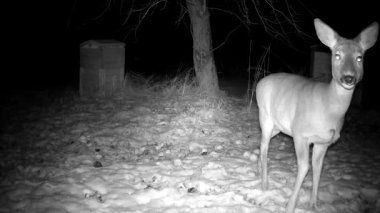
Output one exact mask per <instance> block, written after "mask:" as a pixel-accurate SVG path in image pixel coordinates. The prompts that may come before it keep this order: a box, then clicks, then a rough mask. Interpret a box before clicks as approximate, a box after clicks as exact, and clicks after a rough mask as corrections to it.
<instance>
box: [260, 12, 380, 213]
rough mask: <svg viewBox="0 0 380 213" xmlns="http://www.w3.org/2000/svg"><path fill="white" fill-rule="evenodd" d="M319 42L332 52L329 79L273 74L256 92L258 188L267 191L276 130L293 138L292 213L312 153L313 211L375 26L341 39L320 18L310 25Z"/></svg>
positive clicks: (374, 32) (266, 78)
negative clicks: (324, 167)
mask: <svg viewBox="0 0 380 213" xmlns="http://www.w3.org/2000/svg"><path fill="white" fill-rule="evenodd" d="M314 26H315V29H316V32H317V36H318V38H319V40H320V41H321V42H322V43H323V44H325V45H326V46H328V47H329V48H330V49H331V52H332V54H331V64H332V79H331V81H330V82H329V83H324V82H316V81H313V80H311V79H307V78H304V77H301V76H298V75H293V74H287V73H277V74H272V75H269V76H267V77H265V78H263V79H262V80H261V81H260V82H259V83H258V84H257V88H256V99H257V105H258V107H259V120H260V127H261V144H260V159H259V160H260V161H259V168H260V171H261V178H262V187H263V189H264V190H265V189H267V187H268V175H267V154H268V146H269V142H270V140H271V138H272V137H273V136H275V135H277V134H278V133H279V132H280V131H281V132H283V133H285V134H287V135H289V136H292V137H293V140H294V146H295V152H296V156H297V165H298V174H297V178H296V182H295V186H294V190H293V193H292V195H291V197H290V199H289V201H288V204H287V206H286V212H287V213H292V212H294V209H295V206H296V204H297V199H298V193H299V191H300V188H301V185H302V183H303V180H304V178H305V176H306V174H307V172H308V170H309V146H310V144H314V146H313V153H312V167H313V189H312V194H311V200H310V204H311V206H312V207H314V208H317V193H318V185H319V178H320V175H321V169H322V164H323V159H324V156H325V154H326V151H327V148H328V146H329V145H331V144H333V143H335V142H336V141H337V140H338V138H339V137H340V130H341V128H342V125H343V121H344V116H345V113H346V111H347V109H348V106H349V105H350V102H351V97H352V94H353V92H354V88H355V85H356V84H357V83H358V82H359V81H360V80H361V79H362V76H363V55H364V52H365V51H366V50H367V49H368V48H370V47H372V46H373V45H374V44H375V42H376V39H377V33H378V24H377V23H376V22H374V23H373V24H371V25H370V26H368V27H367V28H366V29H365V30H363V31H362V32H361V33H360V34H359V35H358V36H357V37H356V38H355V39H352V40H349V39H345V38H342V37H340V36H339V35H338V34H337V33H336V32H335V31H334V30H333V29H331V28H330V27H329V26H327V25H326V24H325V23H323V22H322V21H321V20H319V19H315V20H314Z"/></svg>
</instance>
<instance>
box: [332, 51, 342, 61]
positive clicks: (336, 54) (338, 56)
mask: <svg viewBox="0 0 380 213" xmlns="http://www.w3.org/2000/svg"><path fill="white" fill-rule="evenodd" d="M334 57H335V60H337V61H339V60H340V59H341V58H342V57H341V56H340V54H339V53H335V56H334Z"/></svg>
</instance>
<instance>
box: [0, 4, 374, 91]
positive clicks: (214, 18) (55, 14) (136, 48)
mask: <svg viewBox="0 0 380 213" xmlns="http://www.w3.org/2000/svg"><path fill="white" fill-rule="evenodd" d="M231 1H232V0H231ZM231 1H227V0H223V1H221V0H218V1H216V0H210V1H209V2H210V3H209V4H210V5H212V6H215V7H216V6H220V5H221V6H223V4H226V2H231ZM78 2H80V3H79V4H78V5H79V6H78V7H77V8H76V10H75V11H74V14H75V15H74V16H73V19H72V22H71V23H70V24H68V15H69V13H70V11H71V8H72V3H73V1H72V0H71V1H69V0H67V1H37V2H36V1H24V2H23V1H13V2H12V1H11V3H7V4H12V5H7V6H6V7H4V8H8V10H7V11H6V16H5V19H4V22H5V30H4V31H3V34H5V40H3V42H4V44H5V45H4V46H5V47H6V48H5V50H6V53H5V55H6V56H5V57H6V60H5V62H6V64H9V65H7V66H6V67H7V68H3V71H2V72H3V73H2V77H1V86H2V88H8V89H9V88H24V89H28V88H42V89H43V88H50V87H52V86H67V85H71V86H72V85H74V86H77V84H78V83H77V82H78V64H79V44H80V42H83V41H85V40H88V39H93V38H114V39H118V40H121V41H124V42H126V56H127V57H126V66H127V69H128V68H130V69H133V70H136V71H139V70H144V69H145V71H146V72H147V71H148V70H152V67H154V69H155V70H156V72H162V71H163V70H173V69H177V68H178V66H179V65H183V66H184V67H189V66H191V60H192V59H191V54H192V52H191V51H192V50H191V45H192V44H191V36H190V33H189V31H188V29H189V26H188V24H189V23H188V19H187V17H186V18H185V19H184V21H183V22H181V23H180V24H176V20H177V18H178V15H179V11H178V9H179V7H178V6H176V4H173V2H175V1H170V2H172V3H171V4H169V5H172V6H168V7H167V8H166V9H165V10H160V9H157V10H156V11H155V13H153V15H152V16H150V17H148V18H147V19H146V21H145V22H143V24H142V25H141V27H140V28H139V30H138V31H137V32H136V37H134V36H133V35H132V36H130V37H128V39H127V40H124V39H125V34H124V33H123V31H121V30H120V29H121V28H120V25H119V23H120V18H119V17H118V14H117V13H110V12H109V13H107V14H106V15H104V16H102V17H100V18H99V19H97V20H95V21H88V20H90V19H89V18H92V17H94V16H95V15H96V14H98V11H100V9H101V8H102V7H104V6H103V5H104V4H105V2H107V1H101V0H82V1H78ZM126 2H128V1H126ZM215 2H218V4H220V5H213V3H215ZM300 2H302V5H303V6H301V4H300ZM332 2H334V5H331V3H332ZM374 2H375V1H370V0H362V1H359V2H358V1H343V0H338V1H334V0H330V1H301V0H299V1H297V0H292V1H289V4H293V3H294V4H295V5H298V6H296V8H295V9H297V10H298V11H299V18H298V20H299V26H300V27H301V28H302V29H303V30H305V31H306V32H307V33H308V34H309V35H310V36H312V37H310V38H309V39H307V40H302V39H300V38H298V37H297V36H296V35H291V38H292V39H294V40H292V42H293V44H294V46H295V47H296V48H297V49H298V50H299V51H294V50H292V49H291V48H289V47H288V46H286V45H285V44H284V43H282V42H279V41H276V39H275V38H271V37H269V36H266V35H265V34H264V33H263V32H262V28H261V27H260V26H253V27H252V28H251V29H250V30H251V31H250V32H248V31H247V30H246V29H244V28H243V27H241V28H239V29H238V30H237V31H236V32H235V33H233V34H232V35H231V37H230V38H229V39H228V41H227V42H226V44H225V45H224V46H223V47H222V48H219V49H218V50H217V51H216V52H215V58H216V63H217V65H218V68H219V71H221V72H225V71H226V70H233V69H240V70H241V69H246V67H247V58H248V51H249V41H250V40H252V41H253V44H254V47H255V48H258V49H255V51H256V52H255V53H254V54H253V56H252V57H253V58H254V57H259V56H260V54H261V52H262V50H263V49H262V47H263V46H266V45H268V44H271V51H272V52H273V55H276V57H277V59H279V60H283V61H286V62H287V63H289V64H290V65H293V64H297V65H298V66H300V63H299V62H300V61H301V62H302V63H304V62H305V60H306V61H307V60H308V59H309V52H308V51H309V46H310V45H313V44H318V43H319V41H318V40H317V39H316V36H315V32H314V27H313V19H314V18H315V17H319V18H321V19H322V20H323V21H325V22H326V23H327V24H329V25H330V26H331V27H332V28H334V29H335V30H336V31H337V32H339V33H340V34H341V35H342V36H345V37H353V36H356V35H357V34H358V33H359V32H360V30H362V29H363V28H364V27H366V26H367V25H369V24H370V23H372V21H379V15H378V11H379V8H378V6H375V3H374ZM81 5H82V6H81ZM83 5H84V6H83ZM114 11H115V10H114ZM117 12H120V11H117ZM252 13H253V10H252ZM83 20H87V21H83ZM237 24H239V22H237V21H236V19H234V18H233V17H231V16H226V15H225V14H223V13H220V12H218V11H216V10H212V11H211V26H212V31H213V43H214V46H216V45H218V44H220V42H222V41H223V40H224V39H225V37H226V35H227V34H228V32H229V31H231V30H232V29H234V28H235V27H236V26H237ZM3 29H4V28H3ZM379 46H380V45H379V43H378V44H377V45H376V46H375V47H374V48H373V49H372V50H370V51H369V53H368V54H367V57H366V60H367V61H368V65H367V66H368V67H373V66H374V63H375V62H376V59H377V58H378V57H379ZM132 59H133V60H132ZM138 60H140V62H141V64H144V65H147V64H150V65H152V66H151V68H147V67H139V66H138V63H137V62H138ZM132 62H133V63H134V64H133V63H132ZM272 63H273V64H277V65H278V66H279V67H281V66H282V65H281V64H280V63H277V62H276V60H275V59H274V60H272ZM302 63H301V64H302ZM153 65H154V66H153ZM376 69H377V68H376ZM367 71H368V72H365V78H368V79H377V78H378V77H379V74H378V73H376V72H375V71H377V70H374V69H372V70H371V69H370V68H368V69H367ZM156 74H157V73H156ZM370 84H374V85H376V83H373V82H372V83H371V82H370Z"/></svg>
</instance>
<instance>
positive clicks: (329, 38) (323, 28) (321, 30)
mask: <svg viewBox="0 0 380 213" xmlns="http://www.w3.org/2000/svg"><path fill="white" fill-rule="evenodd" d="M314 26H315V31H316V32H317V36H318V38H319V40H320V41H321V42H322V43H323V44H324V45H326V46H328V47H330V48H333V47H334V46H335V44H336V42H337V40H338V34H337V33H336V32H335V31H334V30H333V29H331V27H329V26H328V25H327V24H325V23H323V22H322V21H321V20H320V19H318V18H316V19H314Z"/></svg>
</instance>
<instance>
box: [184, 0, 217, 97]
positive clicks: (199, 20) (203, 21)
mask: <svg viewBox="0 0 380 213" xmlns="http://www.w3.org/2000/svg"><path fill="white" fill-rule="evenodd" d="M186 4H187V8H188V10H189V15H190V20H191V33H192V36H193V61H194V69H195V74H196V77H197V79H198V82H199V86H200V88H201V90H202V91H204V92H205V93H206V94H207V95H211V96H215V95H216V94H217V93H218V91H219V85H218V76H217V73H216V66H215V62H214V55H213V53H212V51H211V50H212V43H211V41H212V40H211V28H210V14H209V12H208V8H207V4H206V0H186Z"/></svg>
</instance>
